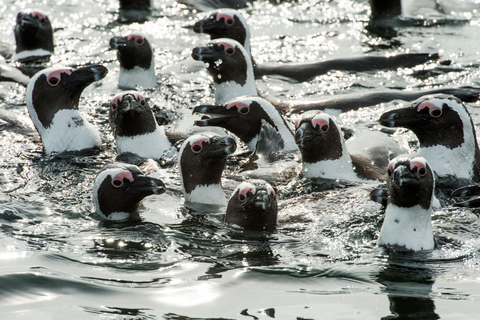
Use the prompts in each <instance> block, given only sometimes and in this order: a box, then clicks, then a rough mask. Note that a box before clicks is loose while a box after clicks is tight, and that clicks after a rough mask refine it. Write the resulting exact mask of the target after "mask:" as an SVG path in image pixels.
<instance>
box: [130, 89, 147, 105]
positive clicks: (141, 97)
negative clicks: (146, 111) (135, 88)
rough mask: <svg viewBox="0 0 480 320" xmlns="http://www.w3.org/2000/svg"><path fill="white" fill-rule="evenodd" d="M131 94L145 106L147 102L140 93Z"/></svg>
mask: <svg viewBox="0 0 480 320" xmlns="http://www.w3.org/2000/svg"><path fill="white" fill-rule="evenodd" d="M133 95H134V96H135V99H136V100H137V101H139V102H140V104H141V105H142V106H145V105H146V104H147V101H146V100H145V98H144V97H143V96H142V95H141V94H140V93H138V92H135V93H134V94H133Z"/></svg>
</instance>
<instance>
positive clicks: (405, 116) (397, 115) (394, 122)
mask: <svg viewBox="0 0 480 320" xmlns="http://www.w3.org/2000/svg"><path fill="white" fill-rule="evenodd" d="M424 119H425V118H424V117H423V115H422V113H419V112H417V111H416V110H415V108H402V109H396V110H391V111H388V112H385V113H384V114H382V115H381V116H380V119H379V120H378V123H379V124H381V125H382V126H385V127H402V128H407V129H408V128H410V127H411V126H412V125H413V124H415V123H417V122H420V121H423V120H424Z"/></svg>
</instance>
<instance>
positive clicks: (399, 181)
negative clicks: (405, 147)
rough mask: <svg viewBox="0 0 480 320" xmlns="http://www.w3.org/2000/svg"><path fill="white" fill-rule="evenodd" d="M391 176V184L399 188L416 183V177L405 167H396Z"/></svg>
mask: <svg viewBox="0 0 480 320" xmlns="http://www.w3.org/2000/svg"><path fill="white" fill-rule="evenodd" d="M392 174H393V183H394V184H395V185H397V186H399V187H401V186H402V185H404V184H406V183H409V182H412V181H417V179H416V177H415V176H414V175H413V173H412V172H411V171H410V170H409V169H408V168H407V166H405V165H400V166H398V167H397V168H396V169H395V171H393V173H392Z"/></svg>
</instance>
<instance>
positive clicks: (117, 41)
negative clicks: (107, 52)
mask: <svg viewBox="0 0 480 320" xmlns="http://www.w3.org/2000/svg"><path fill="white" fill-rule="evenodd" d="M129 45H130V41H128V39H127V37H113V38H112V39H110V48H112V49H118V48H123V47H127V46H129Z"/></svg>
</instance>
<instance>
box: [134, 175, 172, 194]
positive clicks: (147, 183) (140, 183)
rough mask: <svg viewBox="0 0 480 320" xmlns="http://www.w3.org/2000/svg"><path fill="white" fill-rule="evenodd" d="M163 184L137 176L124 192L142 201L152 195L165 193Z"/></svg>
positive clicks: (157, 180) (159, 181)
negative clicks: (138, 197)
mask: <svg viewBox="0 0 480 320" xmlns="http://www.w3.org/2000/svg"><path fill="white" fill-rule="evenodd" d="M166 190H167V189H166V188H165V184H163V182H162V180H159V179H156V178H151V177H147V176H144V175H138V176H136V177H135V180H134V181H133V183H132V184H131V185H130V187H129V188H128V189H127V190H126V192H128V193H130V194H133V195H136V196H140V197H141V198H142V199H143V198H145V197H146V196H149V195H152V194H162V193H164V192H165V191H166Z"/></svg>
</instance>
